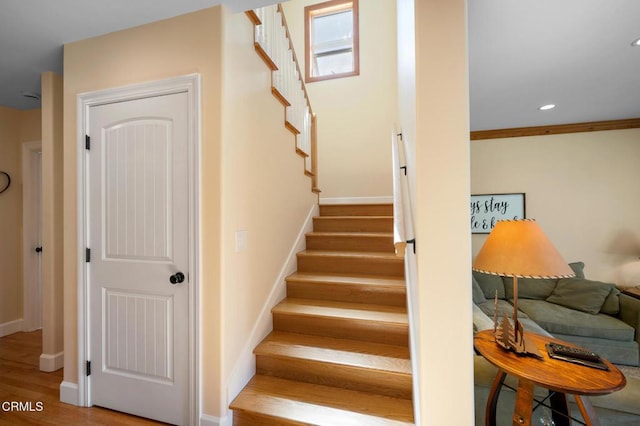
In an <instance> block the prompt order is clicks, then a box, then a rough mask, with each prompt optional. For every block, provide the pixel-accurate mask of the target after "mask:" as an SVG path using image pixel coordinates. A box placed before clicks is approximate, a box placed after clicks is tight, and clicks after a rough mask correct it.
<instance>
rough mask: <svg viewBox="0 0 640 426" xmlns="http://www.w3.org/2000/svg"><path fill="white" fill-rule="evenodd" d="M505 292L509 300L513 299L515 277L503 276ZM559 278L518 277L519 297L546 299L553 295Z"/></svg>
mask: <svg viewBox="0 0 640 426" xmlns="http://www.w3.org/2000/svg"><path fill="white" fill-rule="evenodd" d="M502 281H503V282H504V293H505V296H506V298H507V299H508V300H512V299H513V278H512V277H503V278H502ZM557 282H558V280H556V279H552V280H547V279H534V278H518V299H536V300H545V299H546V298H547V297H549V296H550V295H551V292H552V291H553V289H554V288H555V287H556V283H557Z"/></svg>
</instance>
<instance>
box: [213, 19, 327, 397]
mask: <svg viewBox="0 0 640 426" xmlns="http://www.w3.org/2000/svg"><path fill="white" fill-rule="evenodd" d="M223 62H224V101H223V103H224V109H223V137H222V166H221V167H222V168H221V174H222V201H221V204H222V247H223V249H222V259H223V261H222V271H223V272H222V283H223V288H222V317H223V322H222V325H223V331H222V332H223V345H222V348H223V366H222V372H223V377H222V380H223V386H231V387H233V386H234V383H232V382H235V381H236V380H238V378H237V377H236V376H235V375H234V373H235V374H238V375H239V376H242V375H243V374H246V373H245V372H243V371H238V369H243V370H246V368H247V366H245V365H243V364H242V360H243V359H244V357H243V355H244V353H245V352H249V353H251V352H252V351H253V348H254V346H255V344H256V343H257V342H255V341H252V339H256V338H258V339H260V337H261V336H253V333H254V327H256V326H257V327H261V324H259V320H260V318H259V315H260V313H261V312H266V313H267V317H268V319H269V320H270V319H271V314H270V313H269V312H270V310H271V308H272V307H273V306H272V305H268V303H271V302H273V301H272V300H270V293H271V291H272V290H273V289H274V288H276V289H277V288H279V289H281V290H284V282H283V281H278V277H279V275H280V272H281V270H282V268H283V266H284V265H285V263H286V260H287V255H288V254H289V251H290V250H291V249H292V247H293V244H294V242H295V240H296V237H297V234H298V232H299V231H300V229H301V228H302V226H303V224H304V221H305V218H306V217H307V215H308V214H309V212H310V211H311V208H312V206H313V205H314V204H315V203H317V196H316V195H315V194H313V193H312V192H311V180H310V178H309V177H307V176H305V175H304V174H303V170H304V162H303V159H302V157H300V156H299V155H297V154H296V153H295V137H294V135H293V134H292V133H291V132H290V131H288V130H286V129H285V127H284V125H283V124H284V123H283V120H282V117H283V114H284V109H283V107H282V105H281V104H280V103H279V101H277V100H276V98H275V97H274V96H273V95H272V94H271V90H270V89H271V80H270V72H269V71H268V68H267V66H266V65H265V63H264V62H263V61H262V60H261V59H260V58H259V57H258V55H257V54H256V52H255V50H254V47H253V31H252V24H251V22H250V21H249V19H248V18H247V17H246V16H245V15H244V14H235V15H231V14H227V15H226V18H225V56H224V61H223ZM236 231H246V232H247V250H246V251H243V252H236V250H235V245H236V240H235V238H236ZM279 293H282V291H280V292H279ZM260 331H261V329H260ZM239 361H240V363H239ZM232 391H233V389H231V392H232ZM224 396H226V395H224V394H223V398H224ZM233 396H234V395H231V396H230V397H231V398H232V397H233ZM229 402H230V401H223V403H222V405H223V408H224V407H225V406H226V405H227V404H228V403H229Z"/></svg>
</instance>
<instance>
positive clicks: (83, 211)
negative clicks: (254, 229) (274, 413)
mask: <svg viewBox="0 0 640 426" xmlns="http://www.w3.org/2000/svg"><path fill="white" fill-rule="evenodd" d="M175 93H187V94H188V99H189V100H188V108H189V111H188V120H189V124H188V126H189V164H188V166H187V168H188V170H189V171H190V176H189V212H190V213H189V214H190V216H189V233H190V242H189V259H190V260H189V261H190V265H189V267H190V271H191V272H190V276H189V281H190V283H192V284H193V285H191V286H190V288H191V289H192V291H190V293H189V347H188V348H185V350H188V351H189V356H188V358H189V389H188V393H189V395H188V398H189V423H190V424H196V423H197V422H199V421H200V418H201V386H200V381H201V377H200V375H201V354H200V348H201V344H200V338H201V337H200V334H201V333H200V327H201V322H202V317H201V310H200V303H199V301H200V294H201V286H202V283H201V265H202V261H201V259H200V228H201V225H200V223H201V222H200V221H201V217H200V204H201V200H200V196H201V193H200V187H201V165H200V147H201V144H202V141H201V133H202V132H201V122H202V112H201V109H202V107H201V94H200V93H201V77H200V74H189V75H184V76H178V77H173V78H167V79H163V80H158V81H151V82H145V83H138V84H132V85H128V86H123V87H116V88H110V89H104V90H98V91H94V92H86V93H80V94H78V95H77V98H76V99H77V100H76V114H77V128H76V132H77V135H76V137H77V142H76V152H77V158H78V161H77V174H78V183H77V184H78V187H77V191H78V197H77V199H78V204H77V206H76V208H77V215H78V221H77V226H78V239H77V253H76V262H77V268H78V282H77V286H78V365H77V369H78V377H79V379H78V384H77V385H75V384H73V386H70V385H69V384H67V385H65V388H64V390H65V392H66V393H67V394H66V395H65V399H67V400H68V401H75V402H70V403H74V404H75V405H79V406H90V405H91V395H90V386H89V378H87V376H86V375H85V374H84V368H85V363H86V360H88V359H90V343H89V342H90V340H89V332H90V327H89V318H90V316H89V304H88V289H87V285H88V280H87V276H88V274H87V264H86V263H85V261H84V252H85V247H86V245H87V244H86V241H87V232H86V229H85V227H86V225H87V223H88V222H87V203H86V199H87V197H88V195H87V184H86V182H87V176H86V172H87V169H86V167H87V158H86V156H87V153H86V150H85V135H86V134H87V132H88V128H89V119H90V117H89V111H90V108H91V107H94V106H99V105H105V104H111V103H116V102H124V101H131V100H136V99H144V98H150V97H155V96H164V95H170V94H175ZM63 384H65V382H63ZM62 391H63V388H62V385H61V387H60V397H61V400H62V401H63V402H67V401H65V400H63V399H62V398H63V394H62ZM72 392H76V395H75V397H72V396H71V395H70V394H71V393H72Z"/></svg>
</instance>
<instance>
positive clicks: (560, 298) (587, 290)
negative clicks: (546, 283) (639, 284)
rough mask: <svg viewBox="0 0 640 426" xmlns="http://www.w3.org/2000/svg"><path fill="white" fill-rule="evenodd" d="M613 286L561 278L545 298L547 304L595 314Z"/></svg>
mask: <svg viewBox="0 0 640 426" xmlns="http://www.w3.org/2000/svg"><path fill="white" fill-rule="evenodd" d="M613 287H615V286H614V285H613V284H607V283H602V282H599V281H591V280H585V279H579V278H563V279H560V280H558V284H557V285H556V287H555V288H554V289H553V291H552V292H551V295H550V296H549V297H547V302H551V303H555V304H557V305H562V306H565V307H567V308H572V309H577V310H579V311H583V312H588V313H590V314H597V313H598V312H600V308H602V305H603V304H604V301H605V299H606V298H607V296H609V293H611V289H612V288H613Z"/></svg>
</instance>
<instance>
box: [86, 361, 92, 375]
mask: <svg viewBox="0 0 640 426" xmlns="http://www.w3.org/2000/svg"><path fill="white" fill-rule="evenodd" d="M86 372H87V376H90V375H91V361H87V371H86Z"/></svg>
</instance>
